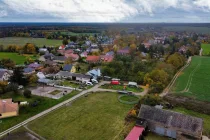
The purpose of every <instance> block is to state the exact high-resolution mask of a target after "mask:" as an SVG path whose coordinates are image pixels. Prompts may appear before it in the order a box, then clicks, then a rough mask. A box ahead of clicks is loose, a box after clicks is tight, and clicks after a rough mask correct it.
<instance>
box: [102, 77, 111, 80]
mask: <svg viewBox="0 0 210 140" xmlns="http://www.w3.org/2000/svg"><path fill="white" fill-rule="evenodd" d="M103 78H104V81H111V80H112V77H109V76H104V77H103Z"/></svg>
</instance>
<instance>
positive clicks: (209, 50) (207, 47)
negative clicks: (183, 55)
mask: <svg viewBox="0 0 210 140" xmlns="http://www.w3.org/2000/svg"><path fill="white" fill-rule="evenodd" d="M201 48H202V49H203V52H202V54H203V55H210V44H202V45H201Z"/></svg>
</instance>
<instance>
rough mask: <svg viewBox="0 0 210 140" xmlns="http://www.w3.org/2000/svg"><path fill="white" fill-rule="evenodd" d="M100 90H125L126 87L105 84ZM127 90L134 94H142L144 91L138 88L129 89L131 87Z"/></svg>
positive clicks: (127, 87)
mask: <svg viewBox="0 0 210 140" xmlns="http://www.w3.org/2000/svg"><path fill="white" fill-rule="evenodd" d="M100 88H103V89H113V90H124V85H111V84H105V85H102V86H101V87H100ZM125 90H127V91H132V92H142V91H144V89H142V88H140V87H138V88H137V87H129V86H126V88H125Z"/></svg>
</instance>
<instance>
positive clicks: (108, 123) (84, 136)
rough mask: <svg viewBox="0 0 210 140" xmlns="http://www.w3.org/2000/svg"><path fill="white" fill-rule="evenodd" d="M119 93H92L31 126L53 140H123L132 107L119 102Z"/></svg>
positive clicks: (30, 126)
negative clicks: (126, 120) (121, 134)
mask: <svg viewBox="0 0 210 140" xmlns="http://www.w3.org/2000/svg"><path fill="white" fill-rule="evenodd" d="M118 96H119V95H118V94H117V93H105V92H103V93H102V92H101V93H93V94H90V95H88V97H81V98H80V99H78V100H76V101H74V102H73V103H71V105H69V106H65V107H63V108H60V109H59V110H56V111H54V112H52V113H50V114H48V115H46V116H44V117H42V118H40V119H37V120H35V121H33V122H32V123H31V124H29V125H28V127H29V128H30V129H32V130H33V131H34V132H36V133H38V134H39V135H41V136H42V137H44V138H46V139H50V140H58V139H68V140H98V139H100V140H113V139H115V140H120V139H123V138H122V137H120V133H121V131H122V130H123V128H124V125H125V124H124V123H125V120H124V119H125V116H126V114H127V113H128V111H129V110H130V109H131V108H132V105H125V104H121V103H119V102H118V100H117V97H118Z"/></svg>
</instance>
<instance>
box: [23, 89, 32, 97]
mask: <svg viewBox="0 0 210 140" xmlns="http://www.w3.org/2000/svg"><path fill="white" fill-rule="evenodd" d="M23 95H24V96H25V97H26V98H31V91H30V90H28V89H25V90H24V92H23Z"/></svg>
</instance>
